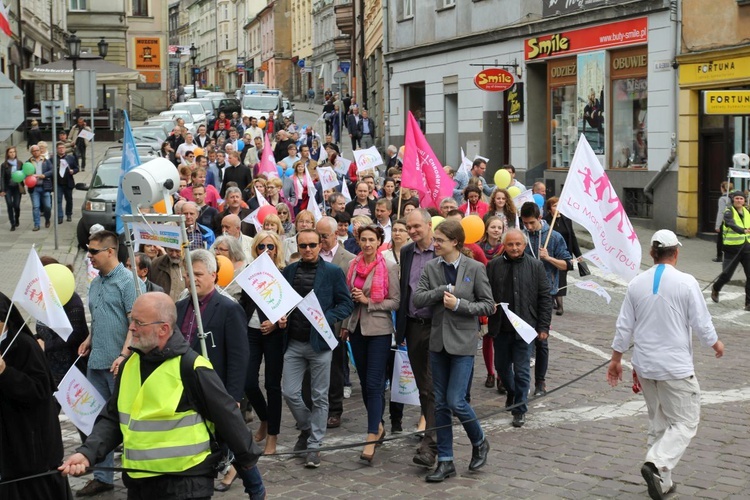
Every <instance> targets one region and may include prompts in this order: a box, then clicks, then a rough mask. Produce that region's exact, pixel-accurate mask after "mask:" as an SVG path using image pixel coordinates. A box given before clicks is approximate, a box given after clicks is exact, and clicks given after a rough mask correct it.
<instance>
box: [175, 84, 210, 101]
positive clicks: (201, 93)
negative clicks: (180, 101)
mask: <svg viewBox="0 0 750 500" xmlns="http://www.w3.org/2000/svg"><path fill="white" fill-rule="evenodd" d="M182 88H183V89H184V90H185V99H189V98H191V97H193V86H192V85H185V86H184V87H182ZM195 93H196V96H195V97H206V95H207V94H210V93H211V92H210V91H209V90H206V89H197V90H196V91H195Z"/></svg>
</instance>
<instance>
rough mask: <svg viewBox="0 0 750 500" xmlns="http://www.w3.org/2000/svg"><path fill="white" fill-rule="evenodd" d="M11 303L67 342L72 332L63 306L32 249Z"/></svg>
mask: <svg viewBox="0 0 750 500" xmlns="http://www.w3.org/2000/svg"><path fill="white" fill-rule="evenodd" d="M13 302H14V303H15V304H16V305H17V306H20V307H23V308H24V310H25V311H26V312H27V313H29V314H30V315H31V316H32V317H33V318H34V319H35V320H37V321H41V322H42V323H44V324H45V325H47V326H48V327H49V328H51V329H52V330H54V331H55V333H57V334H58V335H59V336H60V338H62V339H63V340H65V341H67V340H68V337H69V336H70V334H71V333H72V332H73V327H72V326H71V325H70V321H69V320H68V316H67V315H66V314H65V310H64V309H63V305H62V304H61V303H60V299H59V298H58V297H57V293H55V289H54V288H53V287H52V284H51V283H50V281H49V277H48V276H47V272H46V271H45V270H44V266H42V261H40V260H39V255H37V253H36V250H35V249H34V248H32V249H31V252H29V258H28V259H26V266H24V268H23V274H22V275H21V279H20V280H19V281H18V284H17V285H16V291H15V292H13Z"/></svg>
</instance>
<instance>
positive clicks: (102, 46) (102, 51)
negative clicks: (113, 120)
mask: <svg viewBox="0 0 750 500" xmlns="http://www.w3.org/2000/svg"><path fill="white" fill-rule="evenodd" d="M96 46H97V47H99V57H101V58H102V59H104V58H106V57H107V52H108V51H109V44H108V43H107V42H106V41H104V37H102V39H101V40H99V43H97V44H96ZM102 94H103V96H104V99H103V102H102V109H108V108H107V85H106V84H103V85H102Z"/></svg>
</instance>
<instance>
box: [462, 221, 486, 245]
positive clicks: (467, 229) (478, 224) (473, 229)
mask: <svg viewBox="0 0 750 500" xmlns="http://www.w3.org/2000/svg"><path fill="white" fill-rule="evenodd" d="M461 227H463V228H464V234H465V235H466V238H465V239H464V243H468V244H471V243H476V242H477V241H479V240H481V239H482V235H483V234H484V222H482V218H481V217H479V216H478V215H469V216H468V217H464V218H463V219H461Z"/></svg>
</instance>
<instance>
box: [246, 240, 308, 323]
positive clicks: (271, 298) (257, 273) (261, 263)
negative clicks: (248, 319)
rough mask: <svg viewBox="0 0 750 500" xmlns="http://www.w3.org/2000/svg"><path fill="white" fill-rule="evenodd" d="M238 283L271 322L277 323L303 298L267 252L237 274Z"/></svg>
mask: <svg viewBox="0 0 750 500" xmlns="http://www.w3.org/2000/svg"><path fill="white" fill-rule="evenodd" d="M237 284H238V285H240V287H242V289H243V290H245V292H246V293H247V294H248V295H249V296H250V298H251V299H252V300H253V301H255V303H256V304H258V307H260V309H261V310H262V311H263V314H265V315H266V317H267V318H268V321H270V322H271V323H276V322H277V321H278V320H279V319H280V318H281V317H282V316H284V315H285V314H286V313H288V312H289V311H291V310H292V309H293V308H294V306H296V305H297V304H299V303H300V301H301V300H302V297H300V296H299V294H298V293H297V292H295V291H294V289H293V288H292V287H291V285H289V282H288V281H287V280H286V279H285V278H284V276H282V274H281V272H279V270H278V268H277V267H276V265H275V264H274V263H273V260H271V257H269V256H268V254H267V253H265V252H264V253H262V254H261V255H260V256H259V257H258V258H257V259H255V260H254V261H253V262H252V264H250V265H249V266H247V267H246V268H245V270H244V271H242V273H240V275H239V276H237Z"/></svg>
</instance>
